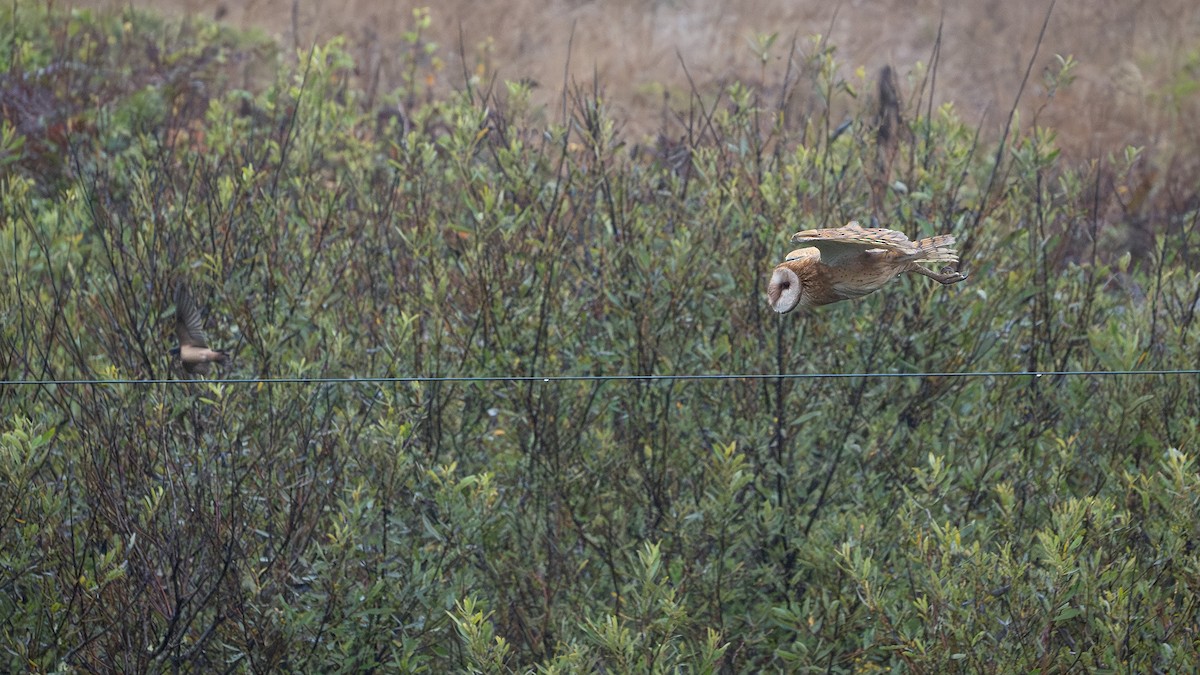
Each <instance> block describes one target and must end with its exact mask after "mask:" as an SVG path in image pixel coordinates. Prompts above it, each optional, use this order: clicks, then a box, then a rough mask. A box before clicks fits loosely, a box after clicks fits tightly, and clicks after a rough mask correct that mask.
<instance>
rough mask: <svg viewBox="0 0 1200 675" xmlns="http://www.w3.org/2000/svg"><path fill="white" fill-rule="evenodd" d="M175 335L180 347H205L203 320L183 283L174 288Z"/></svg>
mask: <svg viewBox="0 0 1200 675" xmlns="http://www.w3.org/2000/svg"><path fill="white" fill-rule="evenodd" d="M175 336H176V337H178V338H179V345H180V346H181V347H207V346H208V336H207V335H205V334H204V322H203V320H202V319H201V318H200V310H199V309H197V308H196V302H195V301H194V300H192V294H191V293H189V292H188V289H187V287H186V286H184V285H183V284H180V285H179V286H177V287H176V288H175Z"/></svg>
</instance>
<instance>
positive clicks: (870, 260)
mask: <svg viewBox="0 0 1200 675" xmlns="http://www.w3.org/2000/svg"><path fill="white" fill-rule="evenodd" d="M792 242H794V243H799V244H805V245H806V246H807V247H806V248H800V249H796V250H795V251H792V252H791V253H789V254H788V255H787V258H786V259H785V260H784V262H782V263H780V264H779V266H777V267H776V268H775V271H774V272H773V273H772V274H771V281H770V283H769V284H768V285H767V302H769V303H770V305H771V309H774V310H775V311H776V312H779V313H780V314H785V313H787V312H790V311H792V310H793V309H796V308H797V307H817V306H819V305H828V304H829V303H831V302H837V301H838V300H849V299H851V298H860V297H862V296H864V295H866V294H868V293H872V292H874V291H877V290H879V289H880V288H882V287H883V285H884V284H886V283H887V282H888V281H891V279H892V278H893V277H896V276H898V275H900V274H903V273H905V272H916V273H917V274H921V275H924V276H927V277H929V278H930V279H933V280H934V281H937V282H940V283H942V284H953V283H956V282H959V281H962V280H963V279H966V278H967V277H966V275H965V274H960V273H959V272H957V271H955V270H945V269H943V270H942V272H941V273H938V272H934V271H933V270H931V269H929V268H927V267H925V266H923V265H921V264H920V263H956V262H958V253H957V252H955V250H954V249H953V248H950V247H951V246H952V245H953V244H954V236H953V235H949V234H941V235H938V236H936V237H929V238H928V239H921V240H919V241H915V242H914V241H910V240H909V238H908V237H907V236H905V235H904V233H903V232H897V231H895V230H885V229H882V228H880V229H867V228H864V227H862V226H861V225H859V224H858V223H857V222H854V221H851V222H850V223H848V224H847V225H846V226H845V227H837V228H832V229H827V230H805V231H804V232H797V233H796V234H794V235H792Z"/></svg>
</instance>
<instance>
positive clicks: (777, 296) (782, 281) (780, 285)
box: [767, 265, 802, 314]
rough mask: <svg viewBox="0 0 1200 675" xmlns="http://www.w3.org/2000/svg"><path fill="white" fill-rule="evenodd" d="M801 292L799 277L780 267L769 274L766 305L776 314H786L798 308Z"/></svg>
mask: <svg viewBox="0 0 1200 675" xmlns="http://www.w3.org/2000/svg"><path fill="white" fill-rule="evenodd" d="M801 290H802V289H801V286H800V277H799V276H797V275H796V273H795V272H793V271H792V270H790V269H788V268H787V267H784V266H782V265H780V266H779V267H776V268H775V271H774V272H772V273H771V281H770V283H768V284H767V303H768V304H769V305H771V309H773V310H775V311H776V312H779V313H780V314H787V313H788V312H790V311H792V310H793V309H796V307H797V306H799V304H800V295H801Z"/></svg>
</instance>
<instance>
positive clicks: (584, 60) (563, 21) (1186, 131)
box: [68, 0, 1200, 182]
mask: <svg viewBox="0 0 1200 675" xmlns="http://www.w3.org/2000/svg"><path fill="white" fill-rule="evenodd" d="M68 2H69V3H75V4H79V5H92V6H124V5H129V4H132V5H136V6H145V7H152V8H155V9H159V10H162V11H164V12H166V13H168V14H180V13H186V14H194V15H202V16H209V17H214V16H216V17H220V18H221V19H222V20H223V21H225V22H227V23H229V24H232V25H235V26H242V27H256V28H260V29H263V30H266V31H267V32H269V33H272V34H275V35H276V36H278V37H279V39H280V40H281V41H283V42H284V43H285V44H287V43H290V44H292V45H293V46H295V47H297V48H304V47H305V46H306V45H308V44H311V42H312V41H313V40H324V39H328V38H329V37H331V36H333V35H337V34H343V35H345V36H347V38H348V40H349V44H350V46H351V48H352V50H353V51H354V53H355V54H356V55H357V56H358V63H359V64H360V68H361V69H362V73H361V74H362V75H363V77H364V79H365V84H366V88H367V89H368V90H372V84H371V83H372V82H376V83H377V84H375V85H374V89H375V90H379V91H387V90H389V89H390V88H391V86H392V85H393V83H395V82H398V81H399V78H400V76H401V73H400V72H398V67H396V66H393V64H394V63H397V62H398V61H399V60H398V59H396V58H395V55H396V54H397V53H398V51H399V50H403V49H405V48H406V46H405V43H404V41H403V39H402V34H403V32H404V31H406V30H409V29H410V28H411V26H412V10H413V8H414V7H418V6H421V5H423V4H428V3H412V2H408V1H402V2H389V1H384V0H348V1H347V2H345V3H333V4H329V3H317V2H299V1H298V0H248V1H247V2H245V3H233V2H229V0H159V1H158V2H145V1H141V2H139V1H138V0H68ZM485 4H486V3H485ZM1048 4H1049V3H1048V1H1047V0H1014V1H1013V2H1008V3H982V2H974V3H943V2H938V1H935V0H891V1H890V2H863V1H862V0H851V1H850V2H838V3H823V2H814V1H812V0H808V1H802V2H797V1H796V0H738V1H733V2H731V1H717V2H696V1H692V2H686V1H678V2H664V1H661V0H657V1H652V2H650V3H644V2H634V1H633V0H616V1H612V2H605V3H599V2H584V1H582V0H511V1H509V2H504V3H496V4H494V5H488V6H487V7H485V8H483V9H481V8H480V3H476V2H471V1H469V0H446V1H445V2H442V3H440V4H439V5H438V6H437V8H435V9H433V10H432V15H433V26H432V29H431V31H430V35H429V37H430V39H432V40H434V41H436V42H437V43H439V45H440V49H439V51H438V56H439V57H440V58H441V59H442V60H444V61H445V64H446V65H445V68H444V69H443V70H442V71H441V79H442V81H441V82H440V84H441V85H443V86H446V87H455V86H462V83H463V79H464V73H474V74H482V75H483V76H484V77H485V78H486V77H491V76H492V75H495V76H496V77H498V78H500V79H508V80H517V79H521V78H528V79H531V80H533V81H536V82H538V83H539V84H540V85H541V86H540V87H538V88H537V89H536V91H535V101H536V102H537V103H540V104H543V105H545V106H546V107H547V108H546V109H547V112H548V114H550V115H555V114H556V110H557V106H558V105H559V103H560V101H561V91H562V86H561V85H562V81H563V75H564V70H565V67H566V66H567V64H568V58H567V57H568V52H569V53H570V60H569V70H570V73H571V77H572V78H573V79H575V80H577V81H581V82H590V81H591V79H592V75H593V73H595V74H598V75H599V78H600V80H601V82H602V84H603V86H604V89H605V92H606V95H607V97H608V104H609V105H610V106H611V107H612V108H613V109H614V111H615V112H616V113H617V115H616V117H617V118H619V119H624V120H627V122H626V126H625V132H626V135H627V137H629V138H630V140H634V141H637V140H641V139H642V138H643V137H646V136H649V135H651V134H654V133H656V132H657V131H659V130H660V129H661V125H662V119H663V115H662V113H663V110H664V108H663V102H664V100H669V101H670V102H673V103H678V104H679V105H681V106H682V104H683V101H684V100H686V99H684V98H683V97H684V96H686V95H687V93H688V92H689V89H690V87H689V85H688V81H687V77H686V75H685V72H684V69H683V67H682V66H681V62H682V63H683V64H686V66H687V69H688V72H690V74H691V76H692V78H693V79H694V81H695V82H696V83H697V85H698V86H699V88H700V89H701V90H711V88H712V87H713V86H714V85H719V84H720V83H721V82H724V81H728V80H730V79H732V78H742V79H751V80H757V79H760V78H761V77H762V76H763V75H764V70H763V69H762V65H761V64H760V63H759V62H758V60H757V57H756V56H755V54H754V53H753V50H752V49H751V48H750V42H751V41H752V39H753V36H755V35H761V34H768V33H772V32H777V33H779V34H780V38H779V40H778V42H777V43H776V44H775V46H774V49H773V52H772V57H773V59H772V61H771V62H768V63H767V65H766V70H765V79H767V80H768V81H779V80H781V79H782V78H783V73H784V70H785V65H786V59H787V56H788V51H789V49H790V46H791V43H792V39H793V37H794V38H796V40H797V41H796V44H797V45H798V47H799V49H800V50H801V53H803V52H805V51H809V50H811V49H812V48H813V47H812V43H811V42H810V41H809V40H808V38H809V37H810V36H813V35H817V34H820V35H825V36H827V37H828V39H829V40H830V43H831V44H833V45H835V46H836V47H837V49H838V53H839V61H840V62H841V63H842V64H843V65H844V66H845V71H846V72H845V73H844V74H845V75H846V77H848V78H849V79H850V80H851V81H852V83H854V82H856V79H855V70H857V69H858V68H859V67H861V68H862V69H863V70H862V72H864V73H865V74H866V77H867V78H868V79H869V78H873V77H874V75H875V73H877V72H878V71H879V69H880V68H882V67H883V66H884V65H891V66H893V67H894V68H896V69H897V70H898V72H899V74H900V75H901V87H902V90H903V91H904V92H906V93H911V92H912V91H914V89H915V83H914V82H912V81H909V82H905V81H904V80H905V77H904V76H905V75H906V74H913V68H914V65H915V64H917V63H918V62H928V61H929V60H930V57H931V55H932V54H933V50H934V45H935V41H936V38H937V35H938V29H939V23H940V22H942V23H943V26H942V36H943V41H942V46H941V52H940V61H939V65H938V70H937V80H936V90H935V92H934V99H935V101H937V102H943V101H953V102H954V103H955V105H956V106H958V107H959V109H960V110H961V111H962V113H963V114H964V115H965V116H966V118H967V119H977V120H979V121H980V122H981V123H982V125H983V128H984V130H985V133H989V134H990V135H992V136H995V135H997V132H998V130H999V129H1001V128H1002V125H1003V123H1004V120H1005V118H1006V116H1007V113H1008V110H1009V108H1010V107H1011V104H1012V100H1013V98H1014V96H1015V95H1016V92H1017V91H1018V87H1019V84H1020V82H1021V78H1022V76H1023V74H1024V71H1025V68H1026V65H1027V63H1028V60H1029V58H1030V56H1031V55H1032V54H1033V50H1034V47H1035V44H1036V41H1037V36H1038V31H1039V29H1040V27H1041V23H1042V21H1043V18H1044V15H1045V12H1046V10H1047V7H1048ZM943 11H944V14H943ZM460 36H461V37H460ZM1055 54H1062V55H1067V54H1071V55H1074V57H1075V58H1076V60H1077V61H1079V63H1080V66H1079V68H1078V70H1077V76H1078V78H1077V80H1076V82H1075V83H1074V84H1073V85H1072V86H1071V87H1069V88H1068V89H1067V90H1065V91H1060V92H1059V93H1058V94H1057V98H1056V100H1053V101H1050V100H1049V99H1048V97H1047V96H1046V92H1045V91H1044V90H1043V89H1042V88H1041V87H1040V86H1038V83H1039V82H1040V79H1039V78H1038V77H1037V76H1038V74H1039V72H1040V71H1041V70H1042V69H1043V68H1048V67H1051V65H1052V64H1053V61H1054V55H1055ZM464 57H465V58H464ZM464 61H466V63H464ZM1198 68H1200V5H1198V4H1197V3H1195V2H1192V1H1191V0H1142V1H1140V2H1133V3H1130V2H1127V1H1125V0H1095V1H1092V2H1087V3H1083V2H1059V3H1058V4H1057V6H1056V7H1055V8H1054V11H1053V14H1052V17H1051V20H1050V24H1049V29H1048V31H1047V36H1046V40H1045V42H1044V44H1043V45H1042V47H1041V50H1040V53H1039V54H1038V57H1037V61H1036V63H1035V68H1034V77H1033V78H1032V82H1031V84H1032V85H1033V86H1031V87H1030V88H1029V89H1027V90H1026V93H1025V94H1024V97H1023V100H1022V113H1023V117H1022V119H1023V120H1025V122H1026V123H1028V122H1029V121H1030V120H1033V119H1035V118H1036V120H1037V121H1038V123H1039V124H1042V125H1047V126H1053V127H1055V128H1056V129H1057V130H1058V132H1059V139H1060V142H1061V144H1062V147H1063V150H1064V152H1066V153H1067V155H1068V156H1070V157H1074V158H1076V159H1088V158H1093V157H1103V156H1105V155H1106V154H1107V153H1110V152H1113V151H1118V150H1119V149H1120V148H1122V147H1123V146H1125V145H1139V146H1147V148H1148V149H1149V150H1150V151H1151V155H1152V156H1153V157H1154V159H1153V164H1154V166H1153V167H1151V168H1150V169H1149V171H1148V175H1151V176H1158V177H1161V176H1162V175H1164V174H1168V173H1176V174H1178V173H1182V174H1184V175H1186V176H1196V175H1200V166H1197V165H1196V162H1195V160H1194V159H1193V156H1194V155H1195V154H1196V153H1195V149H1196V147H1197V146H1198V145H1200V143H1198V141H1200V134H1198V132H1197V131H1196V130H1195V129H1196V125H1195V124H1194V120H1195V119H1196V118H1197V116H1198V114H1200V91H1197V88H1196V87H1195V83H1196V82H1197V80H1198V79H1200V73H1198V72H1197V69H1198ZM862 86H863V88H864V89H865V90H867V91H870V90H871V89H872V88H871V86H870V85H869V84H867V83H865V82H864V83H862ZM1156 180H1157V179H1156ZM1160 182H1161V181H1160Z"/></svg>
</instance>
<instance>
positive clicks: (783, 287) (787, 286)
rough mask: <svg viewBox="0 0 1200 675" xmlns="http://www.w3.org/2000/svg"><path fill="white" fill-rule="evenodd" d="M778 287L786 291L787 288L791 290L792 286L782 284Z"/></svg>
mask: <svg viewBox="0 0 1200 675" xmlns="http://www.w3.org/2000/svg"><path fill="white" fill-rule="evenodd" d="M779 287H780V288H782V289H784V290H786V289H789V288H791V287H792V285H791V284H787V283H784V284H779Z"/></svg>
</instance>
